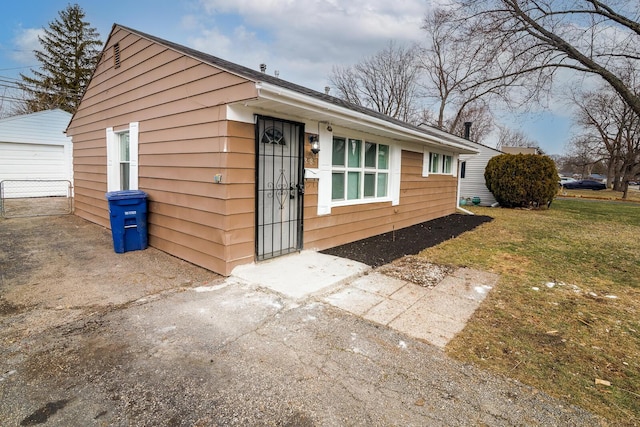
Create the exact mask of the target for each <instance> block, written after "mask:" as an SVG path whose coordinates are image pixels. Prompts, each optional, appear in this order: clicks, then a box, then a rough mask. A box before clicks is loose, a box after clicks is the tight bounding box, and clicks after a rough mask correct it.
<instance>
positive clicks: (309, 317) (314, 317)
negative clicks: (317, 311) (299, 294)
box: [302, 314, 318, 322]
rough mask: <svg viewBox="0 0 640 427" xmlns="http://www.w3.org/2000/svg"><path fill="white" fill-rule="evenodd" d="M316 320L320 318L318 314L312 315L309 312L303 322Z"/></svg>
mask: <svg viewBox="0 0 640 427" xmlns="http://www.w3.org/2000/svg"><path fill="white" fill-rule="evenodd" d="M314 320H318V318H317V317H316V316H312V315H310V314H308V315H307V317H305V318H304V319H302V321H303V322H312V321H314Z"/></svg>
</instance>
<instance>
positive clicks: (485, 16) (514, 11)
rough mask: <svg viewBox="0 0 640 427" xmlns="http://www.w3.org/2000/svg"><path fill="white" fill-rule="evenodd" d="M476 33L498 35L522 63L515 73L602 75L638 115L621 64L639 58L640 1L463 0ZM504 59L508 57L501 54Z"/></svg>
mask: <svg viewBox="0 0 640 427" xmlns="http://www.w3.org/2000/svg"><path fill="white" fill-rule="evenodd" d="M459 4H460V5H461V7H462V10H464V11H465V13H467V14H468V15H467V16H466V18H467V19H468V20H470V21H472V22H474V25H475V28H476V30H477V31H476V33H475V36H476V37H478V36H480V37H482V38H483V39H484V40H490V41H491V42H493V41H494V40H496V39H497V40H500V43H501V44H502V45H503V46H505V47H508V48H509V49H508V50H506V51H505V56H506V55H507V54H508V55H509V56H510V58H512V59H513V60H514V62H513V63H519V64H520V65H521V66H522V65H526V67H524V68H522V67H521V68H520V69H519V70H515V71H514V72H518V73H521V72H528V73H534V72H535V73H538V76H539V77H541V78H545V79H549V78H552V77H553V74H554V72H555V71H556V70H558V69H560V68H568V69H571V70H575V71H578V72H582V73H587V74H591V75H598V76H600V77H601V78H602V79H604V80H605V81H606V82H607V84H608V85H609V86H610V87H612V88H613V89H614V90H615V91H616V92H617V93H618V94H619V95H620V97H621V99H622V100H624V102H625V103H626V104H628V105H629V107H630V108H631V109H632V110H633V111H634V112H635V114H636V115H640V96H639V95H638V93H637V92H636V91H634V89H633V88H631V87H629V86H628V85H627V84H626V83H625V81H624V79H623V77H622V75H621V67H620V63H621V61H622V60H626V59H631V60H633V61H635V62H636V63H637V61H638V59H640V51H639V49H640V24H638V20H637V19H638V12H639V9H640V5H639V3H638V2H629V1H627V0H608V1H598V0H487V1H476V0H460V1H459ZM503 58H504V56H503Z"/></svg>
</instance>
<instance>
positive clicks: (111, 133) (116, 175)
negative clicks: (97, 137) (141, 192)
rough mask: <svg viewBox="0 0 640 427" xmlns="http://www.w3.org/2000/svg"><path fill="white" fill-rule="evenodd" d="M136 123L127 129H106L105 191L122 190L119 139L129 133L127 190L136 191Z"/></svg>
mask: <svg viewBox="0 0 640 427" xmlns="http://www.w3.org/2000/svg"><path fill="white" fill-rule="evenodd" d="M138 128H139V125H138V122H133V123H129V127H128V128H125V129H121V130H117V131H116V130H114V129H113V128H112V127H110V128H107V129H106V137H107V191H119V190H121V189H122V183H121V182H120V137H119V135H120V134H122V133H125V132H129V189H130V190H138Z"/></svg>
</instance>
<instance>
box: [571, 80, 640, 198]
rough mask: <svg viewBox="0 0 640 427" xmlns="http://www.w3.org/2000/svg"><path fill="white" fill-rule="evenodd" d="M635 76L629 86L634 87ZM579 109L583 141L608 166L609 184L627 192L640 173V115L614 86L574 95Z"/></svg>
mask: <svg viewBox="0 0 640 427" xmlns="http://www.w3.org/2000/svg"><path fill="white" fill-rule="evenodd" d="M631 80H632V79H631V75H630V76H627V77H626V78H624V81H625V84H627V85H628V86H629V87H634V86H635V84H634V83H632V81H631ZM574 102H575V104H576V105H577V106H578V111H577V114H576V122H577V123H578V124H579V125H580V126H582V128H583V132H584V135H583V139H584V140H585V141H587V142H589V143H590V146H591V152H592V156H594V157H601V158H603V159H604V160H605V161H606V163H607V184H608V185H610V186H612V188H613V189H614V190H617V191H624V192H625V197H626V190H627V186H628V184H627V183H628V181H630V180H632V179H634V177H635V176H636V175H637V174H638V173H640V116H638V115H637V114H636V113H635V111H633V109H632V108H631V106H629V105H628V104H627V103H626V102H625V101H624V99H622V96H621V95H620V94H618V93H617V92H615V91H614V90H613V89H612V88H611V87H610V86H608V85H606V86H605V85H603V86H602V87H601V88H600V89H598V90H595V91H591V92H585V93H580V94H578V95H577V96H574Z"/></svg>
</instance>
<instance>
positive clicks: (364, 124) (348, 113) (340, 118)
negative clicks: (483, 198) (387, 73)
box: [243, 82, 478, 154]
mask: <svg viewBox="0 0 640 427" xmlns="http://www.w3.org/2000/svg"><path fill="white" fill-rule="evenodd" d="M256 88H257V89H258V98H257V99H254V100H246V101H244V102H243V104H244V105H245V106H247V107H254V108H259V109H262V110H264V111H268V112H275V113H280V114H285V115H288V116H294V117H300V118H304V119H310V120H314V121H319V122H330V123H331V124H332V125H337V126H342V127H346V128H350V129H355V130H358V131H362V132H367V133H370V134H374V135H380V136H384V137H386V138H390V139H392V140H396V141H410V142H415V143H420V144H422V145H427V146H432V147H435V148H439V149H442V148H443V146H445V147H447V148H449V149H450V150H451V151H454V152H456V153H460V154H476V153H478V150H477V149H475V148H473V147H470V146H468V145H465V144H463V143H459V142H457V141H454V140H455V139H457V138H456V137H455V136H453V135H450V134H447V133H446V132H442V131H439V130H437V129H424V132H422V131H418V130H413V129H409V128H405V127H403V126H401V125H398V124H395V123H392V122H389V121H386V120H383V119H380V118H377V117H373V116H370V115H367V114H364V113H362V112H359V111H354V110H351V109H348V108H344V107H341V106H339V105H335V104H332V103H330V102H325V101H322V100H320V99H317V98H313V97H310V96H306V95H304V94H300V93H298V92H295V91H292V90H289V89H285V88H282V87H278V86H275V85H271V84H268V83H264V82H258V83H256Z"/></svg>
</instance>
